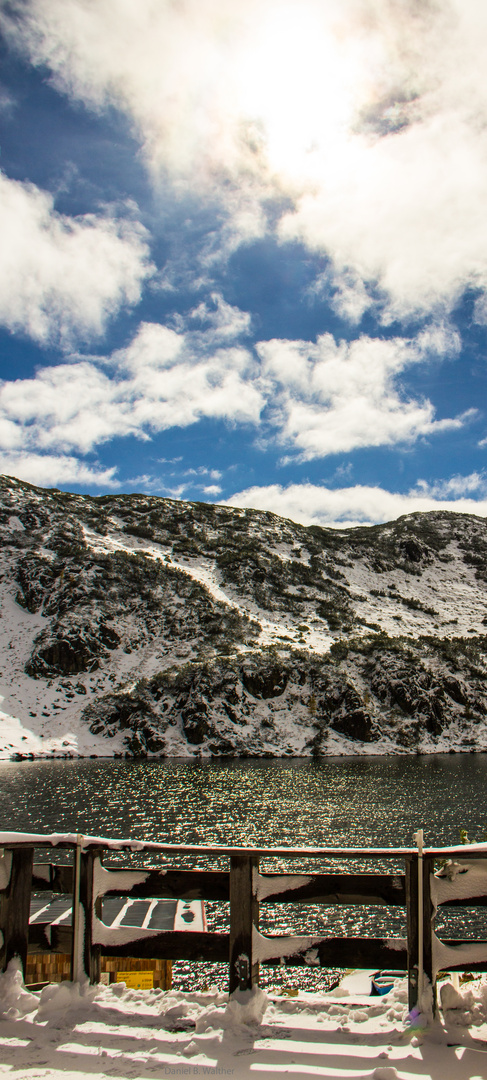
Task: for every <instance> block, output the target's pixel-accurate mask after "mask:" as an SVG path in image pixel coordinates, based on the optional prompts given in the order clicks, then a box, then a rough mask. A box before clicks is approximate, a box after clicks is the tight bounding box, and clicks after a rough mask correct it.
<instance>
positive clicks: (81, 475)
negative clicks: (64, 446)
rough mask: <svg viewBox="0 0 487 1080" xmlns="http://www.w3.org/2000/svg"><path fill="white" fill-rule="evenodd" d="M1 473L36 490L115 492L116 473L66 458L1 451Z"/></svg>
mask: <svg viewBox="0 0 487 1080" xmlns="http://www.w3.org/2000/svg"><path fill="white" fill-rule="evenodd" d="M0 472H1V473H3V474H4V475H5V476H15V477H17V479H18V480H27V482H28V483H29V484H38V485H39V487H51V486H56V485H57V484H62V485H63V486H64V485H66V484H82V485H83V486H86V487H100V488H118V487H119V486H120V485H119V484H118V483H116V482H115V475H116V469H115V468H112V469H103V468H102V467H101V466H99V465H88V464H87V463H86V462H84V461H80V460H79V459H78V458H76V457H72V456H69V455H66V454H36V453H33V452H29V451H24V450H18V451H10V452H8V451H6V452H4V451H0Z"/></svg>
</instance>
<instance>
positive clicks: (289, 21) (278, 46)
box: [234, 2, 369, 185]
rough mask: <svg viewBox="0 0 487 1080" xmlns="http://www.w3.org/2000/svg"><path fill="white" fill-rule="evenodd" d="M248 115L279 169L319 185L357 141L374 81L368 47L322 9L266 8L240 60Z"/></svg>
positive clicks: (238, 76) (240, 94)
mask: <svg viewBox="0 0 487 1080" xmlns="http://www.w3.org/2000/svg"><path fill="white" fill-rule="evenodd" d="M236 60H237V62H236V71H235V75H234V77H235V80H236V96H237V99H238V104H239V111H240V113H241V115H243V116H245V117H247V118H248V119H249V120H252V121H254V122H256V123H258V124H259V126H260V128H261V130H262V131H263V134H264V140H265V146H266V153H267V157H268V162H269V166H270V168H271V170H272V171H273V172H274V173H276V174H278V175H279V176H281V177H283V178H286V179H288V180H290V181H291V182H292V181H294V182H297V183H299V184H300V185H302V183H303V181H305V182H306V181H308V182H310V183H313V180H314V179H316V180H317V179H319V176H320V174H321V172H322V169H323V156H325V157H326V158H329V157H331V156H333V155H334V154H336V153H337V152H338V151H339V148H340V145H343V143H344V142H345V141H346V140H347V139H348V138H349V137H350V132H351V129H352V125H353V120H354V117H355V115H356V113H357V108H358V105H359V102H360V98H361V95H363V93H364V89H365V86H366V83H367V80H368V78H369V73H368V68H369V63H368V59H367V56H366V55H365V50H364V46H363V44H362V43H361V41H360V39H359V38H357V37H356V36H354V35H345V34H339V33H338V32H337V30H336V28H335V27H334V26H333V24H332V23H330V18H329V16H328V20H327V21H326V20H325V19H324V17H323V12H322V9H320V7H319V6H318V5H316V4H313V3H310V4H306V3H302V2H301V3H299V4H296V3H289V4H284V5H282V4H279V5H277V4H276V5H273V6H272V7H271V8H270V9H269V8H268V7H266V9H265V14H263V16H262V18H261V20H260V22H259V21H257V22H256V23H254V26H253V33H252V40H251V41H249V40H246V41H245V42H244V44H243V46H242V49H241V51H240V53H239V54H238V55H237V58H236Z"/></svg>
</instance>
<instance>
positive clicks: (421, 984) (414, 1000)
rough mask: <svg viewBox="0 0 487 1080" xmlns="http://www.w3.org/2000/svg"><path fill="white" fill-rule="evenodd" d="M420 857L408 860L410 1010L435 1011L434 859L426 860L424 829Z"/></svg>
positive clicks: (418, 840) (418, 841)
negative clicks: (432, 900) (432, 880)
mask: <svg viewBox="0 0 487 1080" xmlns="http://www.w3.org/2000/svg"><path fill="white" fill-rule="evenodd" d="M413 840H414V841H415V842H416V844H417V848H418V853H417V855H415V854H414V855H413V854H412V855H411V856H409V857H408V859H407V860H406V903H407V927H408V981H409V1009H410V1011H411V1010H412V1009H415V1010H418V1011H423V1012H429V1011H432V1012H433V1014H434V1013H435V1010H436V984H435V974H434V971H433V918H434V914H435V909H434V907H433V904H432V902H431V876H432V872H433V859H432V858H430V857H427V858H425V857H424V839H423V830H422V829H418V831H417V832H415V833H414V834H413Z"/></svg>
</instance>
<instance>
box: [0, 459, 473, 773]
mask: <svg viewBox="0 0 487 1080" xmlns="http://www.w3.org/2000/svg"><path fill="white" fill-rule="evenodd" d="M0 494H1V499H0V530H1V536H2V567H1V575H2V590H3V593H2V596H3V600H2V603H3V607H2V618H1V619H0V644H1V649H2V664H3V667H2V674H1V679H0V681H1V682H2V685H3V686H4V688H5V690H4V693H5V694H6V702H8V709H6V706H5V704H4V706H3V708H4V709H6V712H7V713H8V714H9V715H10V716H12V717H14V718H16V719H15V724H17V728H16V729H15V730H17V729H18V730H19V732H20V731H24V730H25V732H26V734H22V735H20V734H19V736H18V738H19V739H21V740H22V741H23V742H26V743H27V744H28V746H27V747H26V749H29V748H31V745H32V746H34V743H33V742H32V740H34V741H35V746H34V750H33V751H32V750H30V752H35V753H36V754H37V753H43V754H51V753H53V752H54V753H59V752H65V753H75V752H78V753H79V752H81V753H96V754H106V755H108V754H125V755H129V756H147V755H159V756H160V755H177V756H184V755H193V756H194V755H201V754H205V755H208V754H213V755H221V754H225V755H239V756H249V755H276V756H280V755H283V754H295V755H318V756H319V755H322V754H337V753H373V752H374V753H392V752H395V753H397V752H401V753H410V752H418V751H419V752H433V751H446V750H449V749H454V750H464V751H465V750H471V749H487V726H486V724H485V716H486V715H487V694H486V690H485V687H486V685H487V684H486V681H485V675H486V667H487V637H486V635H485V630H486V628H487V571H486V567H487V526H486V523H485V521H484V520H483V519H480V518H475V517H469V516H467V515H461V514H448V513H437V512H435V513H431V514H413V515H408V516H406V517H404V518H400V519H399V520H398V521H396V522H393V523H391V524H388V525H384V526H375V527H374V528H372V529H365V528H358V529H350V530H330V529H328V530H327V529H320V528H318V527H311V528H304V527H303V526H299V525H295V524H293V523H292V522H289V521H285V520H283V519H280V518H278V517H276V516H275V515H273V514H266V513H261V512H257V511H243V510H238V509H233V508H230V507H218V506H213V505H211V504H206V503H196V504H188V503H182V502H175V501H173V500H167V499H158V498H155V497H149V496H140V495H133V496H106V497H103V498H97V499H92V498H88V497H85V496H78V495H70V494H69V493H63V492H59V491H43V490H42V489H39V488H35V487H32V486H30V485H28V484H23V483H20V482H19V481H15V480H9V479H8V478H3V480H2V481H1V485H0ZM19 722H20V727H19ZM2 723H3V721H1V720H0V735H1V725H2ZM5 723H6V722H5ZM5 730H7V729H5ZM8 730H9V731H11V730H13V729H12V727H10V728H8ZM67 734H68V736H69V737H68V738H66V735H67ZM11 738H12V736H8V737H7V736H5V738H4V741H3V743H2V742H1V741H0V751H1V748H2V747H3V748H4V754H5V753H7V754H8V753H9V752H10V751H12V752H17V751H18V749H19V747H18V746H17V745H16V744H14V743H12V742H11V741H10V742H9V741H8V739H11ZM41 740H44V741H41ZM19 746H20V744H19ZM63 747H68V749H67V750H62V749H60V748H63ZM20 749H22V748H21V747H20Z"/></svg>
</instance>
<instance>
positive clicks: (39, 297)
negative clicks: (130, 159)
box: [0, 172, 152, 344]
mask: <svg viewBox="0 0 487 1080" xmlns="http://www.w3.org/2000/svg"><path fill="white" fill-rule="evenodd" d="M0 235H1V238H2V239H1V244H0V323H1V324H2V325H3V326H5V327H7V328H8V329H9V330H11V331H14V332H21V333H24V334H28V335H29V336H30V337H32V338H34V339H35V340H36V341H38V342H40V343H41V344H45V343H47V342H50V341H52V340H54V341H59V340H60V341H61V343H63V344H68V343H69V342H72V341H73V339H76V338H77V337H81V338H85V339H86V338H90V337H92V336H93V335H98V334H101V333H102V332H103V330H104V327H105V324H106V321H107V319H108V317H109V316H110V315H113V314H114V313H115V312H116V311H117V310H118V309H119V308H120V307H121V306H122V304H134V303H136V302H137V300H139V299H140V295H141V287H142V283H143V281H144V279H145V278H146V277H147V276H148V275H149V274H150V273H151V272H152V268H151V266H150V263H149V258H148V254H149V251H148V246H147V240H146V235H145V230H144V229H143V228H142V226H141V225H139V224H138V222H136V221H130V220H126V219H123V220H117V219H115V218H111V217H109V216H107V215H105V216H103V215H95V214H85V215H84V216H82V217H77V218H70V217H66V216H65V215H62V214H57V213H56V211H55V210H54V203H53V198H52V196H51V195H49V194H48V193H47V192H45V191H41V190H40V189H39V188H38V187H36V186H35V185H34V184H27V183H20V182H19V181H18V180H10V179H9V178H8V177H6V176H5V175H4V174H3V173H1V172H0Z"/></svg>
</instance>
